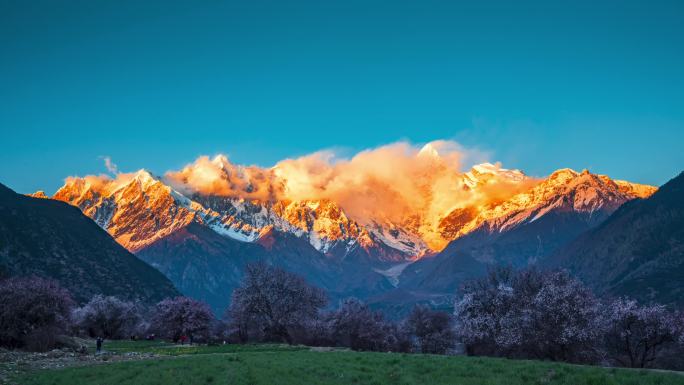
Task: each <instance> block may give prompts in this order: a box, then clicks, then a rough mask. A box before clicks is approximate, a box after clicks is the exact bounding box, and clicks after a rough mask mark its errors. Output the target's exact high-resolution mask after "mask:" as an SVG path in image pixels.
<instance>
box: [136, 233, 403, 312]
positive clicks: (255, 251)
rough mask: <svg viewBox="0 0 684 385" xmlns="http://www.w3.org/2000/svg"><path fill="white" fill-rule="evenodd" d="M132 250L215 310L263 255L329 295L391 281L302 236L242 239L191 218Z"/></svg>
mask: <svg viewBox="0 0 684 385" xmlns="http://www.w3.org/2000/svg"><path fill="white" fill-rule="evenodd" d="M137 255H138V256H139V257H140V258H141V259H143V260H144V261H147V262H148V263H150V264H151V265H152V266H155V267H156V268H158V269H159V270H160V271H161V272H163V273H164V274H165V275H166V276H167V277H169V279H171V281H172V282H174V283H175V284H176V286H177V287H178V288H179V290H181V291H182V292H183V293H184V294H186V295H189V296H192V297H195V298H198V299H201V300H204V301H206V302H207V303H209V304H210V305H211V307H212V308H213V309H214V311H216V312H217V314H221V313H222V312H223V310H224V309H225V307H226V306H227V305H228V304H229V302H230V296H231V293H232V291H233V289H235V288H236V287H238V286H239V285H240V281H241V280H242V276H243V272H244V268H245V266H246V265H247V264H248V263H250V262H255V261H264V262H266V263H269V264H272V265H276V266H279V267H281V268H283V269H285V270H288V271H291V272H293V273H296V274H298V275H300V276H302V277H304V278H305V279H306V280H307V281H308V282H309V283H311V284H313V285H316V286H318V287H321V288H323V289H325V290H326V291H327V292H328V294H329V296H330V299H331V301H336V300H337V299H339V298H341V297H344V296H348V295H353V296H357V297H361V298H363V297H366V296H368V295H371V294H374V293H377V292H379V291H382V290H388V289H389V288H390V287H391V286H390V285H389V283H388V282H387V279H386V278H385V277H383V276H382V275H380V274H378V273H375V272H373V271H369V269H368V268H367V266H365V265H363V266H359V265H357V264H355V263H352V262H351V261H350V263H346V262H345V261H338V260H336V259H334V258H328V257H326V256H325V255H323V254H322V253H320V252H318V251H317V250H316V249H315V248H313V247H312V246H311V245H310V244H309V243H308V242H307V241H306V240H305V239H302V238H298V237H296V236H294V235H292V234H287V233H282V232H279V231H275V230H273V229H271V230H269V231H267V232H265V233H262V234H261V235H260V237H259V239H258V240H257V241H256V242H254V243H250V242H241V241H237V240H235V239H232V238H229V237H225V236H222V235H220V234H218V233H216V232H215V231H214V230H212V229H210V228H208V227H206V226H204V225H202V224H199V223H195V222H192V223H190V224H188V225H187V226H185V227H183V228H181V229H179V230H177V231H175V232H173V233H172V234H170V235H168V236H166V237H164V238H162V239H160V240H158V241H156V242H154V243H152V244H151V245H149V246H147V247H145V248H143V249H142V250H140V251H139V252H138V253H137Z"/></svg>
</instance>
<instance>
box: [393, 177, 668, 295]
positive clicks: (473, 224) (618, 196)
mask: <svg viewBox="0 0 684 385" xmlns="http://www.w3.org/2000/svg"><path fill="white" fill-rule="evenodd" d="M655 191H656V188H655V187H651V186H645V185H639V184H633V183H628V182H624V181H614V180H612V179H610V178H608V177H607V176H605V175H596V174H592V173H590V172H588V171H587V170H584V171H582V172H576V171H574V170H571V169H561V170H558V171H556V172H554V173H552V174H551V175H550V176H549V177H548V178H546V179H544V180H543V181H541V182H539V183H537V184H536V185H535V186H534V187H532V188H530V189H529V190H527V191H525V192H522V193H519V194H516V195H514V196H512V197H511V198H509V199H507V200H505V201H503V202H499V203H495V204H490V205H486V206H483V207H480V208H479V210H478V208H475V207H471V208H465V209H459V210H455V211H453V212H452V213H450V214H449V215H447V217H446V218H448V219H449V222H448V223H447V224H448V226H447V225H445V229H448V230H449V231H450V232H451V234H454V235H455V237H454V238H455V239H454V240H453V241H452V242H451V243H450V244H449V245H448V246H447V247H446V248H444V250H442V251H441V252H440V253H439V254H438V255H436V256H435V257H434V258H430V259H427V260H425V261H420V262H419V263H416V264H414V265H412V266H409V268H407V269H406V270H405V271H404V272H403V273H402V276H401V277H400V280H402V281H403V282H404V283H405V284H406V285H407V286H409V287H411V288H415V289H422V290H428V291H432V292H442V293H448V292H453V291H454V290H455V289H456V288H457V287H458V284H459V283H460V282H462V281H463V279H467V278H472V277H474V276H477V275H479V274H482V273H484V272H485V271H486V269H487V266H488V265H494V264H505V265H513V266H517V267H522V266H527V265H529V264H534V263H538V262H539V261H541V260H543V259H544V258H545V257H547V256H548V255H550V254H552V253H553V252H554V251H555V250H557V249H558V248H559V247H561V246H564V245H566V244H567V243H568V242H570V241H572V240H574V239H575V238H576V237H577V236H578V235H580V234H581V233H583V232H584V231H587V230H589V229H591V228H593V227H595V226H597V225H599V224H600V223H602V222H603V221H604V220H605V219H606V218H608V216H610V215H611V214H612V213H613V212H614V211H615V210H617V208H618V207H620V206H621V205H622V204H624V203H625V202H627V201H630V200H632V199H635V198H646V197H648V196H650V195H651V194H653V193H654V192H655Z"/></svg>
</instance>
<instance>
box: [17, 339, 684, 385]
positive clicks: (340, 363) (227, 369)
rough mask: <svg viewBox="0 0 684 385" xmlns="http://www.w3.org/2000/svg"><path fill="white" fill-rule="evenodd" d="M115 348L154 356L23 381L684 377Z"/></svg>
mask: <svg viewBox="0 0 684 385" xmlns="http://www.w3.org/2000/svg"><path fill="white" fill-rule="evenodd" d="M106 348H107V349H108V350H110V351H116V352H120V353H123V352H127V351H137V352H153V353H156V354H159V355H162V356H163V357H162V358H160V359H155V360H144V361H134V362H121V363H113V364H107V365H98V366H89V367H78V368H70V369H61V370H46V371H39V372H34V373H31V374H27V375H24V376H23V377H21V378H18V379H17V382H18V383H20V384H26V385H52V384H54V385H72V384H83V385H89V384H97V385H114V384H135V385H148V384H149V385H151V384H165V385H181V384H185V385H191V384H192V385H196V384H212V385H213V384H250V385H251V384H283V385H284V384H462V385H470V384H472V385H488V384H491V385H494V384H496V385H517V384H567V385H583V384H587V385H604V384H605V385H611V384H615V385H618V384H619V385H631V384H634V385H637V384H639V385H656V384H657V385H669V384H683V385H684V376H682V375H679V374H674V373H659V372H654V371H647V370H629V369H612V368H608V369H606V368H598V367H587V366H574V365H565V364H555V363H546V362H535V361H514V360H504V359H494V358H478V357H444V356H432V355H413V354H393V353H359V352H347V351H331V352H315V351H311V350H309V349H308V348H305V347H289V346H280V345H243V346H240V345H224V346H202V347H198V346H193V347H187V346H186V347H179V346H177V345H171V344H168V343H164V342H129V341H124V342H116V343H109V344H106Z"/></svg>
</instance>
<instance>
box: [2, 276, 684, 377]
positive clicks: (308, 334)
mask: <svg viewBox="0 0 684 385" xmlns="http://www.w3.org/2000/svg"><path fill="white" fill-rule="evenodd" d="M0 303H2V305H3V306H2V312H1V313H0V344H2V345H3V346H5V347H10V348H24V349H30V350H46V349H50V348H52V347H54V346H58V345H59V344H60V342H61V341H62V340H63V339H64V338H63V336H65V335H77V336H90V337H98V336H99V337H103V338H105V339H123V338H157V337H159V338H165V339H169V340H172V341H176V342H178V341H181V342H185V341H187V342H188V343H193V342H202V343H224V342H229V343H248V342H279V343H288V344H303V345H309V346H331V347H347V348H351V349H354V350H363V351H381V352H415V353H431V354H453V353H459V352H461V351H465V352H466V353H467V354H470V355H485V356H498V357H509V358H522V359H539V360H552V361H565V362H573V363H588V364H601V365H613V366H628V367H658V368H670V369H680V370H682V369H684V314H683V313H681V312H675V311H672V310H669V309H667V308H666V307H664V306H661V305H639V304H637V303H636V302H635V301H632V300H629V299H626V298H619V299H615V300H612V301H601V300H599V299H597V298H596V297H595V296H594V295H593V294H592V293H591V291H590V290H589V289H587V288H586V287H585V286H583V285H582V284H581V283H580V282H578V281H577V280H575V279H573V278H571V277H570V276H569V275H568V274H567V273H565V272H562V271H553V272H543V271H538V270H524V271H514V270H512V269H507V268H500V269H496V270H493V271H491V272H490V273H489V274H488V275H487V276H486V277H484V278H482V279H478V280H474V281H471V282H468V283H467V284H466V285H464V287H463V288H462V290H461V292H460V293H459V296H458V300H457V301H456V303H455V312H454V313H453V314H449V313H445V312H440V311H434V310H431V309H430V308H428V307H427V306H420V305H418V306H415V307H414V308H413V310H412V311H411V312H410V314H409V315H408V316H407V317H406V318H405V319H403V320H400V321H393V320H389V319H387V318H385V317H384V316H383V314H382V313H381V312H378V311H373V310H372V309H370V308H369V306H368V305H366V304H364V303H363V302H362V301H360V300H358V299H354V298H349V299H346V300H343V301H341V302H340V303H339V304H338V306H337V307H336V308H333V309H332V310H331V307H330V306H328V305H329V304H328V301H327V298H326V294H325V292H324V291H322V290H321V289H319V288H316V287H313V286H311V285H309V284H307V283H306V282H305V281H304V279H302V278H301V277H298V276H297V275H294V274H291V273H288V272H286V271H284V270H281V269H278V268H275V267H272V266H269V265H266V264H262V263H257V264H252V265H249V266H248V267H247V269H246V274H245V278H244V280H243V283H242V285H241V287H240V288H238V289H236V290H234V292H233V293H232V299H231V305H230V307H229V308H228V309H226V311H225V313H224V314H223V316H222V318H221V319H217V318H215V317H214V315H213V314H212V312H211V311H210V309H209V307H208V306H207V305H206V304H204V303H202V302H199V301H196V300H193V299H190V298H187V297H176V298H169V299H166V300H164V301H161V302H159V303H158V304H156V306H153V307H152V308H149V307H145V306H142V305H140V304H139V303H134V302H127V301H123V300H120V299H118V298H115V297H104V296H95V297H93V298H92V299H91V300H90V301H89V302H88V303H86V304H84V305H83V306H81V307H77V306H76V305H75V304H74V302H73V301H72V300H71V297H70V296H69V293H68V292H67V291H66V290H64V289H62V288H60V287H59V285H58V284H57V283H56V282H55V281H50V280H45V279H42V278H37V277H30V278H10V279H6V280H4V281H2V282H0Z"/></svg>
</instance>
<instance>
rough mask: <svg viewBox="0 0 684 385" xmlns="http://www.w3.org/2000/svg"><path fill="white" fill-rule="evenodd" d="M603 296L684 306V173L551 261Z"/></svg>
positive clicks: (579, 239)
mask: <svg viewBox="0 0 684 385" xmlns="http://www.w3.org/2000/svg"><path fill="white" fill-rule="evenodd" d="M549 265H551V266H560V267H564V268H567V269H569V270H570V271H571V272H573V273H575V274H576V275H577V276H579V277H580V278H581V279H582V280H584V281H585V282H586V283H587V284H588V285H590V286H592V287H594V288H595V289H596V290H597V291H599V292H600V293H607V294H613V295H628V296H631V297H634V298H637V299H640V300H643V301H651V300H652V301H657V302H661V303H677V304H680V305H681V304H684V173H681V174H679V176H677V177H675V178H674V179H672V180H671V181H669V182H667V183H666V184H665V185H663V186H662V187H661V188H660V189H659V190H658V191H657V192H656V193H655V194H653V195H652V196H651V197H649V198H647V199H643V200H641V199H639V200H634V201H631V202H628V203H626V204H624V205H623V206H622V207H620V209H618V210H617V211H616V212H615V213H614V214H613V215H612V216H611V217H610V218H609V219H608V220H606V221H605V222H604V223H603V224H602V225H601V226H599V227H597V228H596V229H594V230H592V231H589V232H587V233H586V234H584V235H582V236H581V237H579V238H578V239H577V240H576V241H574V242H572V243H571V244H570V245H568V246H567V247H565V248H563V249H561V250H559V252H558V253H557V254H556V255H554V256H553V257H552V258H551V259H550V261H549Z"/></svg>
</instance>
